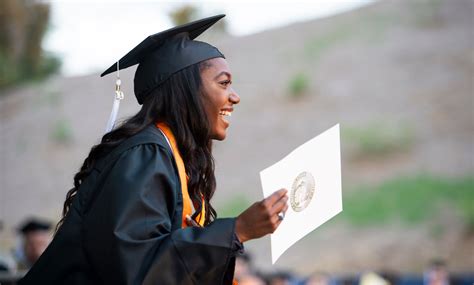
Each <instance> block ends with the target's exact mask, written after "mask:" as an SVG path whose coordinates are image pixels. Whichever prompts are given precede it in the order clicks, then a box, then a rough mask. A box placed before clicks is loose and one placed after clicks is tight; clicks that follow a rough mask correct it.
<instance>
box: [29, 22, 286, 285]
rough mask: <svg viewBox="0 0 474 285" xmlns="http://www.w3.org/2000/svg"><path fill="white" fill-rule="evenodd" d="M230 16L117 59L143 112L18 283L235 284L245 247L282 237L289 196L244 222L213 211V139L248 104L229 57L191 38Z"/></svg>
mask: <svg viewBox="0 0 474 285" xmlns="http://www.w3.org/2000/svg"><path fill="white" fill-rule="evenodd" d="M222 17H223V15H221V16H215V17H210V18H206V19H203V20H200V21H195V22H192V23H189V24H186V25H183V26H179V27H176V28H173V29H171V30H167V31H165V32H162V33H159V34H156V35H153V36H152V37H149V38H147V39H146V40H145V41H143V42H142V43H141V44H139V45H138V46H137V47H136V48H134V49H133V50H132V51H131V52H130V53H129V54H127V55H126V56H125V57H123V58H122V59H121V60H120V61H119V63H120V68H125V67H127V66H130V65H133V64H135V63H139V66H138V68H137V71H136V73H135V81H134V83H135V85H134V89H135V95H136V96H137V99H138V102H139V103H140V104H143V106H142V108H141V110H140V111H139V112H138V113H137V114H136V115H135V116H133V117H131V118H130V119H128V120H127V121H125V122H124V123H123V124H122V125H120V126H119V127H117V128H116V129H114V130H112V131H111V132H109V133H107V134H105V135H104V137H103V138H102V141H101V143H100V144H98V145H96V146H94V147H93V148H92V150H91V152H90V153H89V156H88V157H87V158H86V160H85V161H84V164H83V166H82V167H81V169H80V171H79V172H78V173H77V174H76V175H75V177H74V186H75V187H74V188H73V189H71V190H70V191H69V192H68V195H67V198H66V201H65V204H64V211H63V220H62V221H61V225H60V227H59V229H58V231H57V233H56V235H55V237H54V240H53V242H52V243H51V244H50V246H49V247H48V249H47V250H46V251H45V253H44V254H43V255H42V256H41V257H40V259H39V261H38V262H37V263H36V264H35V265H34V266H33V268H32V269H31V270H30V272H29V273H28V274H27V275H26V276H25V278H24V279H23V280H21V282H20V284H231V283H232V278H233V271H234V264H235V255H236V254H237V252H238V251H240V250H242V248H243V247H242V243H243V242H246V241H247V240H250V239H255V238H259V237H262V236H264V235H266V234H268V233H271V232H273V231H274V230H275V229H276V228H277V227H278V225H279V224H280V222H281V218H280V217H279V216H278V214H279V213H284V212H285V211H286V209H287V205H286V201H287V199H288V198H287V196H286V190H285V189H282V190H279V191H277V192H275V193H274V194H273V195H271V196H270V197H268V198H266V199H264V200H262V201H260V202H257V203H255V204H253V205H252V206H251V207H249V208H248V209H247V210H245V211H244V212H243V213H242V214H241V215H239V216H238V217H237V218H226V219H217V218H216V212H215V210H214V209H213V207H212V205H211V204H210V200H211V198H212V195H213V193H214V191H215V186H216V182H215V177H214V162H213V157H212V140H223V139H225V137H226V133H227V128H228V127H229V122H228V121H227V120H226V119H225V116H228V115H230V114H231V112H232V111H233V105H235V104H238V103H239V101H240V98H239V96H238V95H237V93H236V92H235V91H234V90H233V88H232V74H231V71H230V69H229V66H228V64H227V62H226V60H225V59H224V56H223V55H222V54H221V53H220V52H219V51H218V50H217V49H216V48H215V47H213V46H211V45H209V44H207V43H203V42H198V41H194V40H193V39H194V38H195V37H196V36H197V35H199V34H200V33H202V32H203V31H204V30H206V29H207V28H208V27H210V26H211V25H212V24H213V23H215V22H216V21H217V20H219V19H220V18H222ZM110 70H113V66H112V67H111V69H110ZM106 73H107V71H106V72H104V74H106ZM193 208H194V211H193Z"/></svg>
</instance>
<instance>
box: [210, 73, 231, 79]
mask: <svg viewBox="0 0 474 285" xmlns="http://www.w3.org/2000/svg"><path fill="white" fill-rule="evenodd" d="M222 74H225V75H227V76H229V78H232V75H231V74H230V73H229V72H227V71H222V72H221V73H219V74H217V75H216V77H214V80H215V79H217V78H218V77H219V76H221V75H222Z"/></svg>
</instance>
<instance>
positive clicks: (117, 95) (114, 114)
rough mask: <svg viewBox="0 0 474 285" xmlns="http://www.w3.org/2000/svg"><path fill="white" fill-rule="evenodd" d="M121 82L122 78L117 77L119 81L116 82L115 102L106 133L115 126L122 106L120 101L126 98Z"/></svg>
mask: <svg viewBox="0 0 474 285" xmlns="http://www.w3.org/2000/svg"><path fill="white" fill-rule="evenodd" d="M120 84H121V81H120V79H117V82H116V83H115V98H114V104H113V106H112V112H110V116H109V121H108V122H107V126H106V127H105V133H108V132H110V131H111V130H112V129H113V128H114V126H115V121H116V120H117V114H118V111H119V107H120V101H121V100H122V99H123V98H124V95H123V92H122V91H121V90H120Z"/></svg>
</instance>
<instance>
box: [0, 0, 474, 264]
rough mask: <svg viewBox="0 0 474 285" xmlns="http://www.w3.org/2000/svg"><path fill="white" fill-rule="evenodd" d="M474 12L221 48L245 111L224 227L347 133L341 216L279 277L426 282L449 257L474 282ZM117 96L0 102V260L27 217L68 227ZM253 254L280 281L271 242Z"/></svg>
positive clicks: (423, 5)
mask: <svg viewBox="0 0 474 285" xmlns="http://www.w3.org/2000/svg"><path fill="white" fill-rule="evenodd" d="M473 11H474V2H472V1H470V0H455V1H447V0H446V1H436V0H433V1H423V0H420V1H382V2H381V3H377V4H374V5H371V6H368V7H364V8H361V9H358V10H355V11H352V12H349V13H344V14H340V15H337V16H334V17H330V18H326V19H320V20H314V21H309V22H302V23H299V24H295V25H291V26H288V27H285V28H281V29H275V30H269V31H266V32H262V33H258V34H254V35H251V36H246V37H238V38H228V39H225V40H222V41H220V42H212V44H214V45H216V46H218V47H219V49H220V50H221V51H222V52H223V53H224V54H225V55H226V58H227V60H228V61H229V63H230V66H231V68H232V70H233V73H234V80H233V81H234V85H235V88H236V90H237V91H238V92H239V94H240V97H241V99H242V101H241V103H240V105H238V106H236V108H235V109H236V110H235V112H234V114H233V116H232V118H231V119H232V120H231V121H232V122H231V127H230V129H229V135H228V137H227V139H226V140H225V142H222V143H216V144H215V159H216V164H217V176H218V185H219V186H218V191H217V193H216V196H215V200H214V201H215V205H216V206H217V208H218V209H220V213H221V216H228V215H233V214H236V213H238V212H239V211H240V210H242V209H244V208H245V207H246V206H248V205H250V204H251V203H252V202H253V201H255V200H256V199H261V198H262V194H261V190H260V182H259V171H260V170H262V169H264V168H266V167H268V166H269V165H271V164H273V163H274V162H276V161H277V160H279V159H281V158H282V157H284V156H285V155H286V154H288V153H289V152H290V151H291V150H292V149H293V148H295V147H297V146H298V145H300V144H301V143H303V142H305V141H307V140H308V139H310V138H312V137H314V136H316V135H317V134H319V133H321V132H323V131H324V130H326V129H328V128H330V127H331V126H333V125H335V124H336V123H340V124H341V132H342V133H341V139H342V149H341V151H342V176H343V181H342V185H343V196H344V213H343V214H342V215H339V216H338V217H336V218H334V219H332V220H331V221H329V222H328V223H326V224H325V225H323V226H322V227H321V228H319V229H318V230H317V231H315V232H313V233H312V234H311V235H310V236H308V237H306V238H305V239H303V240H302V241H300V242H299V243H298V244H297V245H296V246H295V247H294V248H291V249H290V250H289V251H288V252H287V253H285V254H284V255H283V256H282V258H281V259H280V261H278V262H277V264H276V266H277V267H284V268H290V269H292V270H294V271H297V272H302V273H309V272H311V271H313V270H314V269H316V268H317V269H320V270H328V271H330V272H358V271H360V270H364V269H368V268H372V269H380V268H383V269H392V270H401V271H402V270H403V271H421V270H422V268H423V267H424V265H425V264H426V263H427V261H428V260H430V259H431V258H434V257H441V258H443V259H445V260H446V261H447V262H448V264H449V266H450V267H451V268H452V269H453V270H455V271H456V270H458V271H460V270H464V271H466V270H472V268H474V260H473V259H472V252H473V250H474V220H473V216H474V213H473V212H474V209H473V201H474V197H473V193H474V192H473V190H474V189H473V188H474V187H473V170H474V157H473V134H474V120H473V113H472V110H473V106H474V104H473V91H474V89H473V88H474V87H473V79H474V77H473V76H474V34H473V29H472V27H473V26H474V25H473V18H474V17H473V16H474V15H473V13H474V12H473ZM118 56H120V55H118ZM84 60H87V58H84ZM105 68H106V67H104V69H105ZM134 70H135V68H130V69H128V70H125V71H124V72H122V73H121V76H122V82H123V83H122V86H124V88H125V89H124V92H125V94H126V98H125V100H124V103H123V105H122V109H121V111H120V115H121V116H122V117H126V116H128V115H131V114H133V113H134V112H136V111H137V110H138V105H137V104H136V100H135V98H134V96H133V74H134ZM114 81H115V77H114V76H108V77H106V78H100V77H99V74H93V75H90V76H83V77H74V78H59V77H56V78H52V79H50V80H48V81H47V82H45V83H36V84H31V85H29V86H26V87H22V88H17V89H14V90H11V91H9V92H8V94H3V95H5V96H0V135H1V137H0V158H1V160H0V161H1V165H0V167H1V168H0V175H1V176H0V181H1V182H0V183H1V184H0V187H1V191H0V195H1V196H0V217H1V219H2V220H3V222H4V231H3V232H2V233H1V235H2V236H1V237H2V238H1V239H0V248H1V247H3V248H6V247H9V246H11V245H12V236H11V230H12V227H13V226H14V225H16V224H17V223H18V222H19V221H20V220H22V219H23V218H24V217H25V216H28V215H31V214H38V215H41V216H43V217H49V218H51V219H54V220H57V219H58V218H59V214H60V211H61V205H62V203H63V201H64V197H65V195H66V192H67V190H68V189H69V188H70V187H71V186H72V177H73V174H74V173H75V172H76V171H77V169H78V168H79V166H80V165H81V164H82V161H83V159H84V158H85V157H86V155H87V153H88V152H89V150H90V147H91V146H92V145H93V144H95V143H97V142H98V141H99V138H100V136H101V135H102V134H103V130H104V128H105V124H106V120H107V118H108V115H109V112H110V109H111V106H112V100H113V88H114ZM314 159H317V158H314ZM246 248H247V250H249V251H250V252H253V253H254V256H255V257H256V262H257V264H258V265H260V266H263V267H269V266H270V265H269V264H270V256H269V252H270V250H269V239H268V238H265V239H263V240H260V241H255V242H249V243H248V244H247V245H246Z"/></svg>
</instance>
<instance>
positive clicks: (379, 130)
mask: <svg viewBox="0 0 474 285" xmlns="http://www.w3.org/2000/svg"><path fill="white" fill-rule="evenodd" d="M341 136H342V140H343V141H344V142H347V143H349V144H351V145H352V146H353V149H354V156H355V157H356V158H367V156H381V155H384V154H389V153H393V152H397V151H403V150H406V149H408V148H409V147H410V146H411V145H413V142H414V136H415V135H414V132H413V130H412V129H411V127H410V126H409V125H407V124H393V123H392V124H387V123H385V124H384V123H383V122H375V123H371V124H369V125H367V126H364V127H349V126H344V127H342V128H341Z"/></svg>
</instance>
